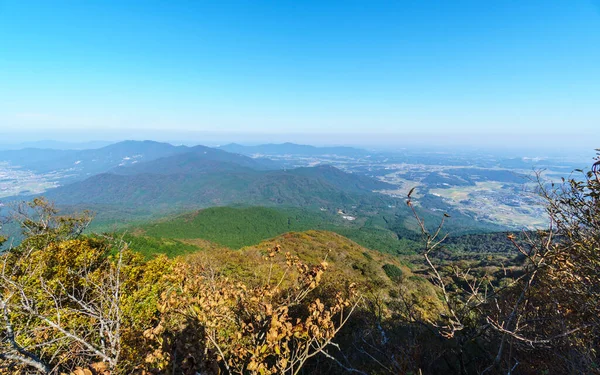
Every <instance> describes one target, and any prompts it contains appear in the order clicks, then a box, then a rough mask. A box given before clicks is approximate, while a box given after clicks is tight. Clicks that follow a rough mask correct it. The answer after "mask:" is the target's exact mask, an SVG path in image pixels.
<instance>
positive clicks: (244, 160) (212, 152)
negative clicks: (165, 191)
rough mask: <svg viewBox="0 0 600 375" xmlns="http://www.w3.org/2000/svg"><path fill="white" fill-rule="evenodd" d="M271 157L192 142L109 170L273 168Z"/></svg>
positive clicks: (194, 171) (169, 171) (168, 171)
mask: <svg viewBox="0 0 600 375" xmlns="http://www.w3.org/2000/svg"><path fill="white" fill-rule="evenodd" d="M276 165H277V164H276V163H275V162H272V161H270V160H269V161H268V162H267V161H265V160H257V159H252V158H250V157H248V156H244V155H240V154H233V153H230V152H226V151H222V150H218V149H214V148H210V147H205V146H195V147H190V148H189V149H186V150H185V152H183V153H177V154H175V155H171V156H166V157H162V158H159V159H155V160H151V161H146V162H140V163H136V164H134V165H130V166H127V167H124V166H120V167H117V168H114V169H112V170H111V171H110V172H112V173H117V174H124V175H133V174H140V173H154V174H163V175H164V174H198V173H207V172H223V173H224V172H232V171H244V170H246V171H247V170H249V169H250V170H252V169H254V170H268V169H276V168H275V166H276Z"/></svg>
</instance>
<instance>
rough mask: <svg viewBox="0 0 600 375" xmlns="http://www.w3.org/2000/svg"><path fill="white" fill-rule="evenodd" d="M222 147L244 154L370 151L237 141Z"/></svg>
mask: <svg viewBox="0 0 600 375" xmlns="http://www.w3.org/2000/svg"><path fill="white" fill-rule="evenodd" d="M219 148H220V149H222V150H225V151H228V152H235V153H238V154H242V155H250V156H252V155H305V156H317V155H338V156H352V157H355V156H363V155H368V154H369V152H368V151H366V150H362V149H359V148H354V147H316V146H308V145H299V144H295V143H289V142H288V143H280V144H273V143H270V144H264V145H258V146H243V145H240V144H237V143H230V144H227V145H223V146H219Z"/></svg>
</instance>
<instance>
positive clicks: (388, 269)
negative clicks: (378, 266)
mask: <svg viewBox="0 0 600 375" xmlns="http://www.w3.org/2000/svg"><path fill="white" fill-rule="evenodd" d="M382 268H383V270H384V271H385V274H386V275H387V276H388V277H389V278H390V280H392V281H399V280H401V279H402V276H404V272H402V270H401V269H400V268H399V267H398V266H396V265H394V264H389V263H388V264H384V265H383V267H382Z"/></svg>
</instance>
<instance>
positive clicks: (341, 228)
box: [134, 207, 418, 254]
mask: <svg viewBox="0 0 600 375" xmlns="http://www.w3.org/2000/svg"><path fill="white" fill-rule="evenodd" d="M377 221H378V220H377V219H376V218H374V217H370V218H366V219H365V218H361V219H359V220H356V221H352V222H350V221H348V220H344V219H343V218H341V216H340V215H337V214H333V213H330V212H324V211H318V210H315V211H313V210H307V209H300V208H294V207H276V208H275V207H211V208H207V209H203V210H199V211H195V212H191V213H186V214H183V215H179V216H174V217H170V218H166V219H162V220H158V221H155V222H151V223H148V224H141V225H137V226H134V228H136V229H134V231H138V230H139V232H140V233H144V235H146V236H150V237H155V238H174V239H198V238H199V239H203V240H208V241H211V242H214V243H217V244H220V245H222V246H227V247H229V248H232V249H239V248H241V247H244V246H250V245H255V244H257V243H259V242H260V241H264V240H267V239H269V238H272V237H274V236H277V235H280V234H283V233H287V232H291V231H305V230H311V229H313V230H315V229H317V230H328V231H332V232H335V233H338V234H340V235H343V236H345V237H348V238H349V239H351V240H353V241H356V242H357V243H359V244H361V245H362V246H366V247H368V248H370V249H373V250H377V251H379V252H383V253H390V254H410V253H412V252H414V250H415V249H416V248H417V247H418V244H417V240H418V236H416V234H415V233H414V232H410V231H408V230H406V229H405V233H404V234H405V235H408V236H409V237H407V236H398V235H397V234H396V233H395V232H393V231H392V230H390V229H389V228H386V227H385V224H383V225H379V224H378V223H377ZM381 221H382V222H383V221H384V220H381Z"/></svg>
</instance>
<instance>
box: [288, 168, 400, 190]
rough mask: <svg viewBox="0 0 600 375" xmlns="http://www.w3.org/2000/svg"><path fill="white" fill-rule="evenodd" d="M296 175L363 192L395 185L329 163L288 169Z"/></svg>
mask: <svg viewBox="0 0 600 375" xmlns="http://www.w3.org/2000/svg"><path fill="white" fill-rule="evenodd" d="M289 172H290V173H292V174H294V175H297V176H312V177H317V178H320V179H322V180H324V181H327V182H328V183H330V184H331V185H333V186H335V187H338V188H340V189H344V190H346V191H353V192H364V191H374V190H385V189H395V188H396V186H394V185H391V184H388V183H387V182H383V181H379V180H376V179H374V178H370V177H367V176H363V175H358V174H354V173H347V172H344V171H342V170H340V169H338V168H335V167H333V166H331V165H317V166H315V167H310V168H308V167H302V168H296V169H292V170H290V171H289Z"/></svg>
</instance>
